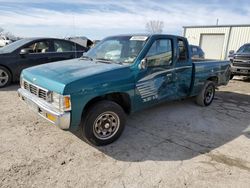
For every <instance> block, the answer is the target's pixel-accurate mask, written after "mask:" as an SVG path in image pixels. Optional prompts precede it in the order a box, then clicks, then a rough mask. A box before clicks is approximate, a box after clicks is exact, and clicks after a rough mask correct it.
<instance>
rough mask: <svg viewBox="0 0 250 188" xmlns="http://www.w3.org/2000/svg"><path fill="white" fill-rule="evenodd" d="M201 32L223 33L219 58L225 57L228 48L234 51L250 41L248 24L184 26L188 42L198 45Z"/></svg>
mask: <svg viewBox="0 0 250 188" xmlns="http://www.w3.org/2000/svg"><path fill="white" fill-rule="evenodd" d="M202 34H224V35H225V39H224V45H223V49H222V55H221V59H227V56H228V53H229V51H230V50H235V51H236V50H237V49H238V48H239V47H240V46H242V45H243V44H245V43H250V26H247V27H246V26H225V27H221V26H219V27H214V26H213V27H206V26H203V27H187V28H185V27H184V36H185V37H186V38H187V39H188V41H189V43H190V44H194V45H198V46H200V44H201V35H202ZM215 45H216V44H215ZM205 53H206V52H205Z"/></svg>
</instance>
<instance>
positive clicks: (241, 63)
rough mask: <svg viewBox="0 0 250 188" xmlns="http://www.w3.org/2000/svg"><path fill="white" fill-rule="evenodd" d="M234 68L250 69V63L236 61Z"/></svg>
mask: <svg viewBox="0 0 250 188" xmlns="http://www.w3.org/2000/svg"><path fill="white" fill-rule="evenodd" d="M233 66H235V67H250V63H243V62H239V61H234V62H233Z"/></svg>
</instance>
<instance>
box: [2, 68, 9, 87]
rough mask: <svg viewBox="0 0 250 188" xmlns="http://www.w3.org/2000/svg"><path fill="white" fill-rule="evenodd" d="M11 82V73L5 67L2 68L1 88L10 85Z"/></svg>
mask: <svg viewBox="0 0 250 188" xmlns="http://www.w3.org/2000/svg"><path fill="white" fill-rule="evenodd" d="M10 82H11V73H10V72H9V70H8V69H6V68H5V67H2V66H0V88H2V87H5V86H7V85H9V84H10Z"/></svg>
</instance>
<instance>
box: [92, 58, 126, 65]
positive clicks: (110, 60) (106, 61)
mask: <svg viewBox="0 0 250 188" xmlns="http://www.w3.org/2000/svg"><path fill="white" fill-rule="evenodd" d="M95 60H96V61H100V62H104V63H117V64H122V62H118V61H114V60H112V59H106V58H96V59H95Z"/></svg>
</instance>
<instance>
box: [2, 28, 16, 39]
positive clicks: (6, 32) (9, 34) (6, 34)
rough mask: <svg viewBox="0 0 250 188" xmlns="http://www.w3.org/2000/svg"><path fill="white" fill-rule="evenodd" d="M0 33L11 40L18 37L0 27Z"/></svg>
mask: <svg viewBox="0 0 250 188" xmlns="http://www.w3.org/2000/svg"><path fill="white" fill-rule="evenodd" d="M1 35H4V36H6V37H8V38H9V39H11V40H17V39H19V37H16V36H15V35H13V34H12V33H11V32H9V31H5V30H4V29H3V28H2V27H0V36H1Z"/></svg>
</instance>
